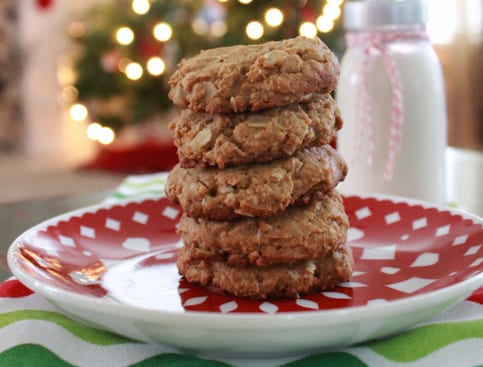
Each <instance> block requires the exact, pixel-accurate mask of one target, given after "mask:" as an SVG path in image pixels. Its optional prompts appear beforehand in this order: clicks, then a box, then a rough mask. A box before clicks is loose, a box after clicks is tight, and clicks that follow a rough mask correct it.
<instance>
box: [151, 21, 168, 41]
mask: <svg viewBox="0 0 483 367" xmlns="http://www.w3.org/2000/svg"><path fill="white" fill-rule="evenodd" d="M153 35H154V38H156V39H157V40H158V41H160V42H166V41H168V40H169V39H170V38H171V36H172V35H173V29H172V28H171V26H170V25H169V24H168V23H164V22H161V23H158V24H156V26H155V27H154V28H153Z"/></svg>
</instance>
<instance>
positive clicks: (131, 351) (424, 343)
mask: <svg viewBox="0 0 483 367" xmlns="http://www.w3.org/2000/svg"><path fill="white" fill-rule="evenodd" d="M165 179H166V176H165V174H154V175H143V176H131V177H128V178H127V179H126V180H125V181H124V182H123V184H122V185H121V186H120V187H119V188H118V189H117V190H116V191H115V192H114V193H113V194H112V196H111V197H109V198H107V201H111V202H112V201H119V200H124V199H128V198H134V197H136V198H140V197H152V196H159V195H162V194H163V192H164V189H163V187H164V183H165ZM72 365H73V366H92V367H95V366H186V367H187V366H200V367H201V366H349V367H363V366H378V367H379V366H381V367H384V366H398V367H402V366H408V367H409V366H457V367H465V366H468V367H470V366H471V367H473V366H483V288H480V289H479V290H478V291H476V292H475V293H474V294H473V295H472V296H471V297H469V298H468V299H467V300H465V301H463V302H461V303H459V304H458V305H456V306H454V307H452V308H451V309H449V310H447V311H445V312H444V313H442V314H440V315H438V316H437V317H435V318H433V319H432V320H429V321H428V322H426V323H424V324H421V325H417V326H415V327H413V328H411V329H410V330H407V331H406V332H404V333H402V334H400V335H397V336H394V337H390V338H387V339H383V340H378V341H371V342H367V343H364V344H362V345H359V346H355V347H351V348H344V349H340V350H333V351H328V352H320V353H316V354H312V355H299V356H293V357H287V358H269V359H253V358H251V359H235V358H226V357H216V356H206V355H188V354H183V353H182V352H180V351H177V350H175V349H173V348H170V347H167V346H163V345H148V344H143V343H140V342H136V341H133V340H129V339H127V338H124V337H121V336H118V335H114V334H111V333H109V332H105V331H102V330H98V329H94V328H91V327H88V326H85V325H82V324H79V323H77V322H75V321H73V320H72V319H70V318H68V317H67V316H65V315H64V314H63V313H62V312H60V311H59V310H58V309H56V308H55V307H54V306H53V305H51V304H50V303H49V302H47V301H46V300H45V299H44V298H43V297H42V296H41V295H39V294H36V293H33V292H32V291H31V290H29V289H27V288H26V287H24V286H23V285H22V284H21V283H20V282H19V281H18V280H16V279H14V278H13V279H9V280H7V281H5V282H3V283H2V284H0V366H72Z"/></svg>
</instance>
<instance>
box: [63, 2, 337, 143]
mask: <svg viewBox="0 0 483 367" xmlns="http://www.w3.org/2000/svg"><path fill="white" fill-rule="evenodd" d="M342 2H343V1H342V0H326V1H323V0H264V1H262V0H223V1H222V0H178V1H170V0H117V1H113V2H110V3H108V4H104V5H101V6H98V7H96V8H95V9H93V10H92V12H91V13H89V14H88V16H87V17H86V18H85V20H83V21H82V22H73V23H72V24H71V25H70V28H69V32H70V35H71V37H72V38H73V39H74V40H75V44H76V45H77V47H76V52H75V60H76V61H75V64H74V74H75V75H76V80H75V83H74V85H72V86H68V87H67V89H65V91H66V92H68V93H67V94H68V95H69V96H70V97H69V99H70V101H71V102H72V103H74V105H73V109H72V110H71V112H72V113H71V114H73V118H74V119H78V120H79V119H82V118H83V117H84V118H86V116H88V117H87V118H88V120H89V121H91V122H92V121H96V122H98V124H96V125H95V126H96V128H97V129H98V130H99V129H100V128H109V129H112V130H111V131H116V130H119V129H121V128H122V127H125V126H127V125H131V124H136V123H140V122H144V121H146V120H153V119H156V118H158V117H159V116H161V115H162V114H163V113H164V112H165V111H167V110H168V109H170V108H171V106H172V104H171V102H170V101H169V100H168V98H167V94H168V85H167V80H168V79H169V76H170V74H171V73H172V72H173V71H174V69H175V67H176V65H177V63H178V62H179V60H180V59H181V58H183V57H187V56H190V55H193V54H195V53H197V52H198V51H199V50H200V49H206V48H212V47H219V46H227V45H233V44H239V43H243V44H249V43H255V42H256V43H259V42H265V41H270V40H280V39H282V38H290V37H295V36H297V35H299V34H302V35H305V36H308V37H321V38H322V40H323V41H324V42H325V43H326V44H327V45H328V46H329V47H330V48H331V49H332V50H333V51H334V52H335V53H336V54H338V55H340V54H341V52H342V45H343V41H342V31H341V25H340V21H339V17H340V13H341V10H340V9H341V5H342ZM76 114H77V116H76ZM111 135H112V134H111ZM108 141H109V139H108Z"/></svg>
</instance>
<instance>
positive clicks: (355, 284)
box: [339, 282, 367, 288]
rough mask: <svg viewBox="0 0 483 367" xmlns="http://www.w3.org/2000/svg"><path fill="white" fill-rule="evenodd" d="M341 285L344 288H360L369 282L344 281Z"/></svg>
mask: <svg viewBox="0 0 483 367" xmlns="http://www.w3.org/2000/svg"><path fill="white" fill-rule="evenodd" d="M339 286H340V287H344V288H360V287H367V284H364V283H359V282H342V283H339Z"/></svg>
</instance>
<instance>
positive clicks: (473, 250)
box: [465, 245, 481, 256]
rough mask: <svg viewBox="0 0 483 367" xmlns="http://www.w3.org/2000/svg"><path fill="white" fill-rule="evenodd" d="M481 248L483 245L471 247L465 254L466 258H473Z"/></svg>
mask: <svg viewBox="0 0 483 367" xmlns="http://www.w3.org/2000/svg"><path fill="white" fill-rule="evenodd" d="M480 248H481V245H476V246H472V247H470V248H469V249H468V250H467V251H466V252H465V256H471V255H474V254H476V253H477V252H478V251H479V250H480Z"/></svg>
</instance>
